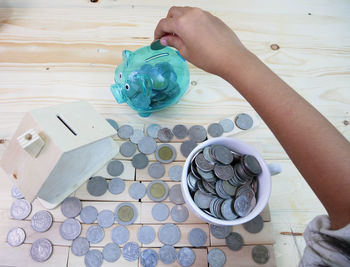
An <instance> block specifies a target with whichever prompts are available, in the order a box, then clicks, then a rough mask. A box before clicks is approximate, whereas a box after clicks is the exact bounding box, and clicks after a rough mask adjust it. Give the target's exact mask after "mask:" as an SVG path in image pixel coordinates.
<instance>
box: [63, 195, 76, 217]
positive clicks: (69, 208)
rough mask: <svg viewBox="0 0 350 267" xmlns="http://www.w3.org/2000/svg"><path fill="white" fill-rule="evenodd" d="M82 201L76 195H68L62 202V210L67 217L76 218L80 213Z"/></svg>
mask: <svg viewBox="0 0 350 267" xmlns="http://www.w3.org/2000/svg"><path fill="white" fill-rule="evenodd" d="M80 211H81V202H80V200H79V199H78V198H76V197H67V198H66V199H65V200H64V201H63V202H62V204H61V212H62V214H63V215H64V216H66V217H67V218H74V217H76V216H78V215H79V214H80Z"/></svg>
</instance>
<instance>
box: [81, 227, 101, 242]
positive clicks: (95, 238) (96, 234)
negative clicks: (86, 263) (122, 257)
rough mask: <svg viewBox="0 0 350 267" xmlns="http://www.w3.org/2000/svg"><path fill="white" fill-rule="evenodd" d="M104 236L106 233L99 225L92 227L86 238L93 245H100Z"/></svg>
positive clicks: (88, 230)
mask: <svg viewBox="0 0 350 267" xmlns="http://www.w3.org/2000/svg"><path fill="white" fill-rule="evenodd" d="M104 236H105V232H104V230H103V228H102V227H101V226H99V225H91V226H90V227H89V228H88V229H87V231H86V238H87V240H88V241H89V242H90V243H92V244H97V243H100V242H101V241H102V240H103V238H104Z"/></svg>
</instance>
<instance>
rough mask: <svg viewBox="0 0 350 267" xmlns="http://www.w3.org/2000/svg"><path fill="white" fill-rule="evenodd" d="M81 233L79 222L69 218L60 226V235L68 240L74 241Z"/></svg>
mask: <svg viewBox="0 0 350 267" xmlns="http://www.w3.org/2000/svg"><path fill="white" fill-rule="evenodd" d="M80 233H81V224H80V222H79V221H78V220H76V219H73V218H69V219H67V220H65V221H64V222H63V223H62V224H61V226H60V234H61V236H62V237H63V238H64V239H66V240H74V239H76V238H77V237H78V236H79V235H80Z"/></svg>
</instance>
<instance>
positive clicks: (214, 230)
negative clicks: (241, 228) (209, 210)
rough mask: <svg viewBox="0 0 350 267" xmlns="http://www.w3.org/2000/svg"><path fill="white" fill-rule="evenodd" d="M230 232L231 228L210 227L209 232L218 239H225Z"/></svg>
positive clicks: (212, 225)
mask: <svg viewBox="0 0 350 267" xmlns="http://www.w3.org/2000/svg"><path fill="white" fill-rule="evenodd" d="M231 231H232V226H221V225H214V224H211V225H210V232H211V234H212V235H213V236H215V237H216V238H219V239H225V238H226V237H227V236H228V235H229V234H230V233H231Z"/></svg>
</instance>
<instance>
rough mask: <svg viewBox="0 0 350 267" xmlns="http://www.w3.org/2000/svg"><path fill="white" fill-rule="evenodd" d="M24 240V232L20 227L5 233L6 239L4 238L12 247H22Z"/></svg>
mask: <svg viewBox="0 0 350 267" xmlns="http://www.w3.org/2000/svg"><path fill="white" fill-rule="evenodd" d="M25 239H26V232H25V231H24V230H23V229H22V228H20V227H15V228H12V229H11V230H10V231H9V232H8V233H7V238H6V240H7V243H8V244H9V245H10V246H12V247H18V246H20V245H22V244H23V243H24V240H25Z"/></svg>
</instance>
